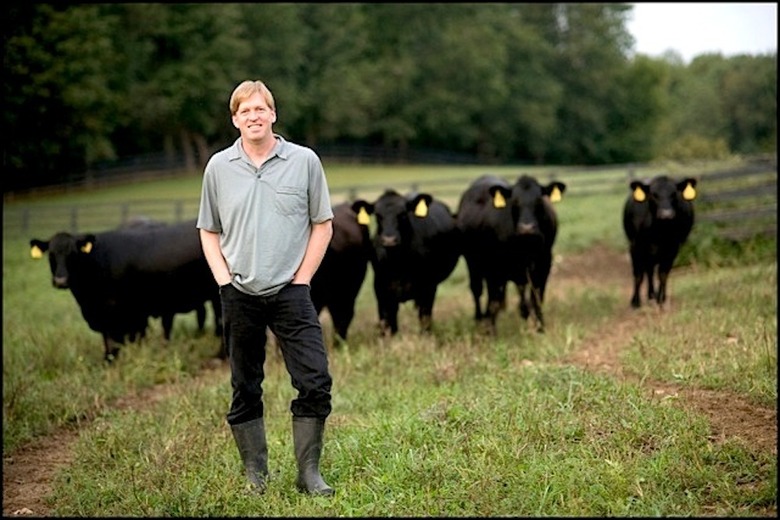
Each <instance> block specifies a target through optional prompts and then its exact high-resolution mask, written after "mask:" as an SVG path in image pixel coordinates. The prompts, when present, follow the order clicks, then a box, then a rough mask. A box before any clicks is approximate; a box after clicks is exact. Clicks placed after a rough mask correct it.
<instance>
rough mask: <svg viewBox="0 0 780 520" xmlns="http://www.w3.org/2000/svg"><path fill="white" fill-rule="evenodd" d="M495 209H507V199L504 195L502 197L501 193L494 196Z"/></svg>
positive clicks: (498, 192) (497, 192)
mask: <svg viewBox="0 0 780 520" xmlns="http://www.w3.org/2000/svg"><path fill="white" fill-rule="evenodd" d="M493 207H494V208H505V207H506V199H505V198H504V196H503V195H501V192H500V191H496V194H495V195H493Z"/></svg>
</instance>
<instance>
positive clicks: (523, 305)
mask: <svg viewBox="0 0 780 520" xmlns="http://www.w3.org/2000/svg"><path fill="white" fill-rule="evenodd" d="M527 288H528V282H527V281H523V282H521V283H519V284H517V294H518V295H519V296H520V302H519V303H518V305H517V308H518V310H519V311H520V317H521V318H523V319H524V320H527V319H528V317H529V316H530V315H531V308H530V306H529V305H528V298H527V297H526V289H527Z"/></svg>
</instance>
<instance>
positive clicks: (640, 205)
mask: <svg viewBox="0 0 780 520" xmlns="http://www.w3.org/2000/svg"><path fill="white" fill-rule="evenodd" d="M629 186H630V188H631V193H630V194H629V196H628V198H627V199H626V203H625V206H624V208H623V230H624V231H625V233H626V237H627V238H628V241H629V252H630V253H631V267H632V270H633V274H634V293H633V295H632V296H631V306H632V307H634V308H638V307H639V306H640V299H639V293H640V288H641V286H642V279H643V278H644V277H647V299H648V300H653V299H655V300H656V301H657V302H658V304H659V305H663V303H664V301H666V282H667V280H668V278H669V272H670V271H671V270H672V265H673V264H674V260H675V258H677V253H679V251H680V246H682V244H684V243H685V241H686V240H687V239H688V235H689V234H690V232H691V229H692V228H693V218H694V215H693V200H694V199H695V198H696V179H693V178H690V177H689V178H686V179H683V180H681V181H675V180H673V179H671V178H669V177H668V176H666V175H660V176H657V177H655V178H653V179H652V180H651V181H650V182H649V183H646V182H640V181H632V182H631V183H630V185H629ZM656 268H657V272H658V292H657V293H656V292H655V283H654V276H655V272H656Z"/></svg>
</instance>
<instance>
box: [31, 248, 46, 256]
mask: <svg viewBox="0 0 780 520" xmlns="http://www.w3.org/2000/svg"><path fill="white" fill-rule="evenodd" d="M30 256H31V257H33V258H41V257H43V251H41V248H40V247H38V246H32V249H30Z"/></svg>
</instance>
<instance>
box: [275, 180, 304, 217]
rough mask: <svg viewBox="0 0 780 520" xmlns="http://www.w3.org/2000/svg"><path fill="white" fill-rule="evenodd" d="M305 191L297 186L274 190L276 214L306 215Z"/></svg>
mask: <svg viewBox="0 0 780 520" xmlns="http://www.w3.org/2000/svg"><path fill="white" fill-rule="evenodd" d="M306 201H307V198H306V190H304V189H303V188H299V187H298V186H279V187H278V188H276V212H277V213H279V214H280V215H300V214H306V213H307V212H308V210H307V204H306Z"/></svg>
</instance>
